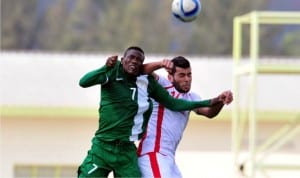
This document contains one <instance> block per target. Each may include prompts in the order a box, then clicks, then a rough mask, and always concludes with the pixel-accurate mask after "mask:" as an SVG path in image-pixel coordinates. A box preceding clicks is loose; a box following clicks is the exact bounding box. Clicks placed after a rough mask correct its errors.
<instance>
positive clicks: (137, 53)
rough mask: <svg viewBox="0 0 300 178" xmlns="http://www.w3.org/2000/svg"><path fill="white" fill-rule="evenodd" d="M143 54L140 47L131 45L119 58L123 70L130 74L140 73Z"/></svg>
mask: <svg viewBox="0 0 300 178" xmlns="http://www.w3.org/2000/svg"><path fill="white" fill-rule="evenodd" d="M144 59H145V55H144V51H143V50H142V48H140V47H138V46H131V47H129V48H127V49H126V51H125V52H124V56H123V57H122V58H121V63H122V65H123V68H124V70H125V72H127V73H128V74H130V75H133V76H137V75H139V74H140V73H141V70H142V67H143V63H144Z"/></svg>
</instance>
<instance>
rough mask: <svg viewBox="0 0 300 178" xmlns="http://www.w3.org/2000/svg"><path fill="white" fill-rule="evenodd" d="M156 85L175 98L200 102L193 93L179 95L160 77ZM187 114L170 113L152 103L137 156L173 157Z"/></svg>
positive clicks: (188, 112) (159, 105)
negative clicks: (148, 154) (159, 155)
mask: <svg viewBox="0 0 300 178" xmlns="http://www.w3.org/2000/svg"><path fill="white" fill-rule="evenodd" d="M158 83H159V84H160V85H162V86H163V87H164V88H165V89H166V90H167V91H168V92H169V94H170V95H171V96H173V97H175V98H180V99H184V100H189V101H194V100H198V101H199V100H200V96H198V95H197V94H195V93H193V92H188V93H179V92H178V91H177V90H176V89H175V87H174V86H173V85H172V83H171V82H170V81H169V80H167V79H166V78H164V77H162V76H160V77H159V80H158ZM189 114H190V111H182V112H175V111H171V110H169V109H167V108H165V107H164V106H163V105H161V104H160V103H157V102H156V101H153V111H152V114H151V117H150V119H149V123H148V127H147V131H146V133H145V135H144V137H143V138H142V140H141V142H140V144H139V148H138V154H139V155H144V154H147V153H151V152H159V153H161V154H166V155H170V154H171V155H173V156H174V155H175V151H176V149H177V146H178V144H179V142H180V140H181V138H182V134H183V131H184V129H185V128H186V125H187V122H188V119H189Z"/></svg>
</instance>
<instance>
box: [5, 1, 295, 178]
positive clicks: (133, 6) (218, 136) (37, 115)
mask: <svg viewBox="0 0 300 178" xmlns="http://www.w3.org/2000/svg"><path fill="white" fill-rule="evenodd" d="M171 3H172V1H171V0H164V1H161V0H151V1H149V0H51V1H49V0H26V1H23V0H1V36H0V40H1V51H0V90H1V93H0V94H1V95H0V97H1V98H0V105H1V106H0V109H1V110H0V117H1V118H0V146H1V147H0V151H1V153H0V160H1V162H0V177H3V178H13V177H14V178H20V177H23V178H25V177H36V178H37V177H61V178H64V177H76V170H77V167H78V165H80V163H81V161H82V160H83V159H84V157H85V155H86V153H87V151H88V149H89V148H90V141H91V138H92V137H93V135H94V133H95V131H96V129H97V127H98V115H97V109H98V103H99V98H100V96H99V87H92V88H89V89H82V88H80V87H79V86H78V81H79V79H80V77H81V76H82V75H83V74H85V73H86V72H88V71H90V70H93V69H96V68H98V67H100V66H102V65H104V63H105V61H106V59H107V57H108V56H110V55H115V54H117V55H119V57H120V56H122V55H123V52H124V50H125V49H126V48H127V47H128V46H131V45H138V46H141V47H142V48H143V49H144V50H145V53H146V62H148V61H149V62H150V61H156V60H161V59H163V58H172V57H174V56H176V55H184V56H186V57H187V58H188V59H190V61H191V64H192V68H193V84H192V89H193V91H195V92H197V93H199V94H200V95H201V96H202V97H203V98H210V97H214V96H216V95H217V94H218V93H220V92H221V91H224V90H228V89H233V87H232V85H233V76H232V75H233V71H234V67H233V57H232V51H233V49H232V48H233V47H232V46H233V45H232V44H233V19H234V17H236V16H241V15H244V14H246V13H249V12H251V11H279V12H298V13H299V12H300V1H299V0H284V1H282V0H252V1H249V0H202V1H201V4H202V11H201V13H200V15H199V16H198V18H197V19H196V20H195V21H193V22H190V23H183V22H180V21H178V20H177V19H175V18H174V17H173V15H172V13H171ZM245 26H246V28H244V29H243V34H242V35H243V41H242V45H243V48H242V55H243V56H244V58H245V59H248V58H249V52H250V50H249V49H250V48H249V41H250V39H249V33H250V31H249V25H245ZM259 43H260V46H259V49H260V50H259V55H260V58H261V59H260V60H262V61H264V62H265V63H267V64H270V63H272V64H277V65H281V66H285V65H286V64H288V65H289V66H293V69H295V71H299V69H300V67H299V66H300V50H299V49H300V48H299V46H300V25H299V24H298V25H290V24H284V25H271V24H269V25H262V26H261V28H260V33H259ZM159 72H161V73H162V74H163V73H164V71H159ZM298 74H299V72H298V73H297V72H296V74H293V73H288V74H278V75H275V76H274V75H264V76H260V77H258V80H257V91H258V92H257V98H258V99H257V110H258V111H259V113H260V115H259V118H258V119H259V122H258V124H257V135H256V140H255V143H256V144H257V145H265V143H266V142H265V140H267V139H268V138H269V137H271V138H279V135H281V136H283V135H288V136H289V135H291V134H290V133H292V134H293V139H287V140H288V141H286V142H285V143H284V144H283V143H282V144H281V146H280V148H278V149H276V151H277V152H276V153H275V154H272V156H269V157H268V159H266V160H265V161H266V162H268V163H277V162H279V163H280V164H281V165H283V166H280V167H283V168H285V167H287V166H286V165H291V167H292V168H293V169H284V170H277V169H276V168H278V167H276V165H275V166H273V167H271V171H269V170H263V171H258V173H257V174H256V175H255V176H253V175H252V176H247V175H245V174H246V173H245V172H244V168H245V164H244V163H246V162H247V160H249V158H248V157H249V155H250V156H251V153H250V151H249V140H251V138H249V133H248V132H249V130H248V129H247V127H246V126H245V132H243V134H241V133H239V134H241V135H240V138H241V147H240V149H241V152H242V156H241V158H240V157H239V159H238V163H236V162H235V160H234V159H235V156H236V155H235V153H236V152H235V151H236V150H235V151H234V150H233V149H232V142H233V138H232V110H233V105H230V106H226V107H224V109H223V110H222V112H221V113H220V114H219V116H218V117H216V118H215V119H213V120H208V119H206V118H204V117H200V116H196V115H193V114H192V115H191V119H190V122H189V124H188V126H187V128H186V131H185V133H184V137H183V140H182V142H181V143H180V145H179V148H178V153H177V164H178V165H179V168H180V169H181V171H182V174H183V177H188V178H190V177H195V178H196V177H197V178H198V177H206V178H237V177H239V178H242V177H252V178H254V177H266V178H268V177H271V178H296V177H297V178H299V177H300V136H299V131H300V127H299V118H300V112H299V111H300V77H299V75H298ZM248 81H249V78H247V77H244V78H242V82H241V92H240V93H241V94H240V96H239V97H242V100H243V101H245V102H247V100H249V98H251V97H256V96H252V95H249V93H247V89H248V87H249V82H248ZM241 104H243V102H241ZM246 108H247V105H246ZM287 121H292V122H291V123H292V124H289V125H285V124H286V123H287ZM248 123H249V121H245V124H248ZM282 126H284V128H282ZM288 129H291V130H292V132H287V131H286V130H288ZM277 130H279V132H277ZM279 133H281V134H279ZM285 133H286V134H285ZM272 136H274V137H272ZM276 136H277V137H276ZM275 140H276V139H275ZM267 143H270V142H267ZM267 143H266V144H267ZM275 143H276V142H274V141H273V142H272V144H275ZM258 166H260V165H258ZM236 168H238V170H236ZM274 168H275V169H274ZM274 170H275V171H274Z"/></svg>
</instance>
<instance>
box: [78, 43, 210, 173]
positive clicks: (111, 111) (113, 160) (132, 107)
mask: <svg viewBox="0 0 300 178" xmlns="http://www.w3.org/2000/svg"><path fill="white" fill-rule="evenodd" d="M144 59H145V56H144V51H143V50H142V49H141V48H140V47H136V46H132V47H129V48H127V50H126V51H125V53H124V56H123V57H122V58H121V61H119V60H118V57H117V56H111V57H109V58H108V59H107V61H106V64H105V65H104V66H103V67H101V68H99V69H96V70H93V71H91V72H88V73H87V74H85V75H84V76H83V77H82V78H81V79H80V82H79V85H80V86H81V87H84V88H85V87H90V86H94V85H101V101H100V108H99V128H98V130H97V131H96V133H95V136H94V138H93V139H92V147H91V149H90V150H89V151H88V154H87V156H86V158H85V159H84V161H83V162H82V164H81V165H80V167H79V169H78V177H107V176H108V175H109V173H110V172H111V171H113V174H114V177H140V176H141V173H140V170H139V167H138V162H137V153H136V151H137V150H136V146H135V144H134V142H135V141H137V140H139V139H140V138H141V136H142V134H144V132H145V129H146V126H147V122H148V120H149V117H150V114H151V111H152V102H151V99H150V98H153V99H154V100H156V101H157V102H159V103H162V104H164V106H165V107H167V108H169V109H171V110H175V111H184V110H192V109H194V108H198V107H205V106H210V105H211V100H204V101H197V102H191V101H185V100H181V99H175V98H173V97H171V96H170V95H169V94H168V92H167V91H166V90H165V89H164V88H163V87H162V86H160V85H159V84H158V83H157V81H156V80H155V79H154V77H153V76H152V75H144V74H143V63H144ZM164 67H167V66H164Z"/></svg>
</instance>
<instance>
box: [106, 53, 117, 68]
mask: <svg viewBox="0 0 300 178" xmlns="http://www.w3.org/2000/svg"><path fill="white" fill-rule="evenodd" d="M117 61H118V56H117V55H115V56H110V57H109V58H107V60H106V66H107V67H114V66H115V65H116V64H117Z"/></svg>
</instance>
